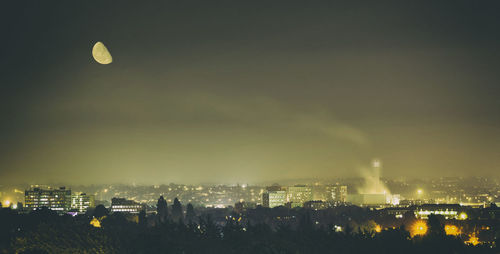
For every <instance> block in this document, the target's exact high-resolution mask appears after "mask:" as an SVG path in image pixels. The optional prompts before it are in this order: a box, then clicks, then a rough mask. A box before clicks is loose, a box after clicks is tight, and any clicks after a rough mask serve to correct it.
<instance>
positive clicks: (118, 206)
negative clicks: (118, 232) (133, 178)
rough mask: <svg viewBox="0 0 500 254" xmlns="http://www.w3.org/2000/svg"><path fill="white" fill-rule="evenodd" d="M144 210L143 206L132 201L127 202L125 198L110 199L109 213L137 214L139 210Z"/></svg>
mask: <svg viewBox="0 0 500 254" xmlns="http://www.w3.org/2000/svg"><path fill="white" fill-rule="evenodd" d="M143 209H145V207H144V205H142V204H139V203H138V202H135V201H133V200H128V199H125V198H112V199H111V212H112V213H115V212H123V213H139V212H141V210H143Z"/></svg>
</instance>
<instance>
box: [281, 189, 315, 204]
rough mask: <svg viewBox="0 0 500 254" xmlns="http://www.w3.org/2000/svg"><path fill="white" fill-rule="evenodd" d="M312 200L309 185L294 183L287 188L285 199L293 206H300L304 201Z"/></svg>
mask: <svg viewBox="0 0 500 254" xmlns="http://www.w3.org/2000/svg"><path fill="white" fill-rule="evenodd" d="M311 200H312V190H311V187H308V186H305V185H295V186H290V187H288V188H287V194H286V201H287V202H290V203H291V204H292V208H293V207H301V206H303V205H304V203H305V202H306V201H311Z"/></svg>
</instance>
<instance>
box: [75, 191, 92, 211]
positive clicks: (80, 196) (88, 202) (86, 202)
mask: <svg viewBox="0 0 500 254" xmlns="http://www.w3.org/2000/svg"><path fill="white" fill-rule="evenodd" d="M94 200H95V197H94V195H87V194H86V193H82V192H80V193H74V194H72V195H71V209H72V210H77V211H78V212H80V213H84V212H86V211H87V209H89V208H90V207H94V206H95V203H94Z"/></svg>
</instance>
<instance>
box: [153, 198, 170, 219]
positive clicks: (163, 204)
mask: <svg viewBox="0 0 500 254" xmlns="http://www.w3.org/2000/svg"><path fill="white" fill-rule="evenodd" d="M156 212H157V214H158V221H159V222H160V223H165V222H166V221H167V217H168V206H167V201H166V200H165V199H164V198H163V196H160V198H159V199H158V203H157V204H156Z"/></svg>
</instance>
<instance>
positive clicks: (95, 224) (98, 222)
mask: <svg viewBox="0 0 500 254" xmlns="http://www.w3.org/2000/svg"><path fill="white" fill-rule="evenodd" d="M90 225H92V226H94V227H96V228H100V227H101V222H100V221H99V220H98V219H97V218H95V217H94V218H93V219H92V220H91V221H90Z"/></svg>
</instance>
